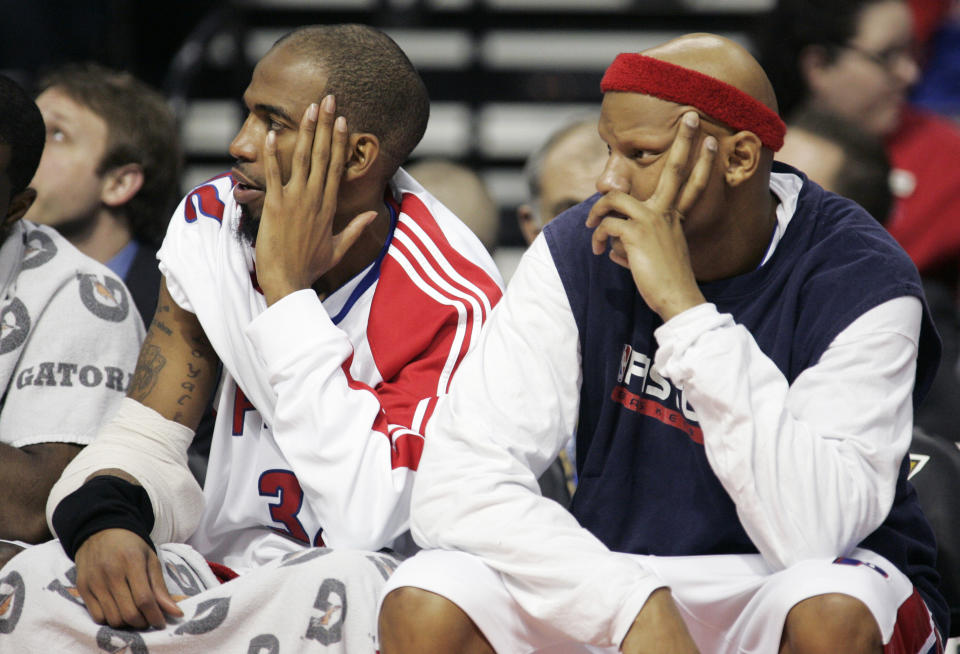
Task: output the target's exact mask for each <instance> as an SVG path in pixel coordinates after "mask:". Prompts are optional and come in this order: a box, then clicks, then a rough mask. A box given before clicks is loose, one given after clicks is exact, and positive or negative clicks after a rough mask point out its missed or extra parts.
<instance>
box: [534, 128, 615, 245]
mask: <svg viewBox="0 0 960 654" xmlns="http://www.w3.org/2000/svg"><path fill="white" fill-rule="evenodd" d="M606 161H607V146H606V144H605V143H604V142H603V141H602V140H601V139H600V135H599V134H597V117H596V116H594V117H591V118H586V119H583V120H578V121H576V122H573V123H569V124H567V125H565V126H564V127H561V128H560V129H558V130H557V131H556V132H554V133H553V134H552V135H551V136H550V137H549V138H548V139H547V140H546V142H545V143H544V144H543V145H542V146H540V148H539V149H538V150H537V151H536V152H534V153H533V154H532V155H530V158H529V159H527V165H526V167H525V168H524V176H525V177H526V179H527V188H528V190H529V193H530V200H529V203H528V204H523V205H520V207H518V208H517V220H518V221H519V223H520V231H521V232H522V233H523V238H524V239H525V240H526V241H527V244H528V245H529V244H530V243H533V239H534V238H536V236H537V234H539V233H540V230H542V229H543V226H544V225H546V224H547V223H548V222H550V221H551V220H553V219H554V218H556V217H557V214H559V213H560V212H562V211H564V210H566V209H569V208H570V207H572V206H574V205H575V204H580V203H581V202H583V201H584V200H586V199H587V198H589V197H590V196H591V195H593V194H594V193H596V192H597V189H596V181H597V177H599V176H600V172H601V171H602V170H603V165H604V163H605V162H606Z"/></svg>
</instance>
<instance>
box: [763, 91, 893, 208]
mask: <svg viewBox="0 0 960 654" xmlns="http://www.w3.org/2000/svg"><path fill="white" fill-rule="evenodd" d="M776 159H777V160H778V161H782V162H784V163H788V164H790V165H791V166H794V167H795V168H799V169H800V170H802V171H803V172H804V173H806V174H807V177H809V178H810V179H812V180H813V181H815V182H816V183H817V184H819V185H820V186H822V187H824V188H825V189H827V190H828V191H833V192H834V193H839V194H840V195H843V196H846V197H848V198H850V199H851V200H853V201H855V202H856V203H858V204H859V205H860V206H862V207H863V208H864V209H866V210H867V211H869V212H870V215H872V216H873V217H874V218H876V219H877V220H878V221H880V222H881V223H886V221H887V218H888V217H889V216H890V209H891V207H892V205H893V195H892V194H891V192H890V185H889V178H890V162H889V161H888V160H887V154H886V152H885V151H884V149H883V142H882V141H881V140H880V138H879V137H877V136H875V135H873V134H870V133H868V132H866V131H864V130H862V129H860V128H859V126H858V125H857V124H856V123H851V122H850V121H848V120H846V119H844V118H843V117H841V116H838V115H836V114H832V113H829V112H825V111H818V110H816V109H810V108H807V109H803V110H801V111H799V112H797V113H795V114H794V115H793V117H792V119H791V120H790V122H789V124H788V125H787V135H786V137H784V140H783V147H782V148H780V151H779V152H777V155H776Z"/></svg>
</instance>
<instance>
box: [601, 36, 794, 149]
mask: <svg viewBox="0 0 960 654" xmlns="http://www.w3.org/2000/svg"><path fill="white" fill-rule="evenodd" d="M600 90H602V91H603V92H604V93H606V92H607V91H625V92H627V93H642V94H643V95H652V96H654V97H657V98H662V99H664V100H669V101H670V102H676V103H678V104H687V105H690V106H692V107H696V108H697V109H699V110H700V111H702V112H704V113H705V114H707V115H708V116H710V117H711V118H713V119H715V120H718V121H720V122H721V123H724V124H726V125H729V126H730V127H733V128H735V129H738V130H747V131H749V132H753V133H754V134H756V135H757V136H758V137H760V142H761V143H763V145H764V146H766V147H768V148H770V149H771V150H773V151H774V152H776V151H777V150H779V149H780V146H782V145H783V135H784V133H785V132H786V131H787V126H786V125H784V124H783V121H782V120H780V116H778V115H777V114H776V112H775V111H772V110H771V109H769V108H768V107H766V106H765V105H764V104H763V103H762V102H760V101H759V100H756V99H755V98H752V97H750V96H749V95H747V94H746V93H744V92H743V91H741V90H740V89H738V88H736V87H733V86H731V85H729V84H727V83H725V82H721V81H720V80H718V79H714V78H713V77H710V76H708V75H704V74H703V73H698V72H697V71H695V70H690V69H689V68H683V67H682V66H677V65H675V64H670V63H667V62H665V61H660V60H659V59H654V58H653V57H647V56H644V55H641V54H635V53H631V52H624V53H621V54H618V55H617V58H616V59H614V60H613V63H612V64H610V67H609V68H607V72H606V73H605V74H604V75H603V79H602V80H601V81H600Z"/></svg>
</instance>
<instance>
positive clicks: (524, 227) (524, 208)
mask: <svg viewBox="0 0 960 654" xmlns="http://www.w3.org/2000/svg"><path fill="white" fill-rule="evenodd" d="M539 223H540V221H538V220H537V219H536V217H535V216H534V215H533V208H532V207H531V206H530V205H529V204H521V205H520V206H519V207H517V224H518V225H520V233H521V234H523V240H525V241H526V242H527V245H530V244H531V243H533V239H535V238H537V234H539V233H540V224H539Z"/></svg>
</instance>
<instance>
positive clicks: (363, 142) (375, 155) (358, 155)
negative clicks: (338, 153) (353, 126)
mask: <svg viewBox="0 0 960 654" xmlns="http://www.w3.org/2000/svg"><path fill="white" fill-rule="evenodd" d="M379 159H380V139H378V138H377V137H376V136H375V135H374V134H370V133H369V132H356V133H354V134H351V135H350V139H349V141H348V142H347V162H346V168H345V169H344V171H343V179H344V181H352V180H354V179H358V178H360V177H363V176H364V175H366V174H368V173H369V172H370V171H371V170H373V168H374V164H375V163H376V162H377V161H378V160H379Z"/></svg>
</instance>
